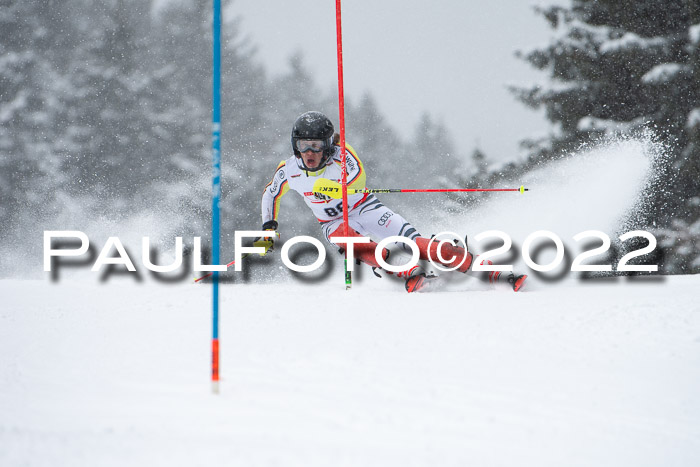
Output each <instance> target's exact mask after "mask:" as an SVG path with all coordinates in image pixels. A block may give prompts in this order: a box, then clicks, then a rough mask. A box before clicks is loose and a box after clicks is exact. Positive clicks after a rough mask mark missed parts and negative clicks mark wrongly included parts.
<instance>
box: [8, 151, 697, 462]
mask: <svg viewBox="0 0 700 467" xmlns="http://www.w3.org/2000/svg"><path fill="white" fill-rule="evenodd" d="M646 152H647V148H646V146H645V145H644V144H643V143H639V142H634V141H627V142H621V143H620V144H619V145H617V146H616V145H609V146H606V147H604V148H599V149H596V150H592V151H591V152H589V153H587V154H580V155H578V157H576V158H574V159H571V160H565V161H561V163H559V164H556V165H553V166H551V167H548V168H545V169H542V170H540V171H538V172H535V173H533V174H531V175H529V176H528V177H529V178H528V179H527V180H524V182H526V183H527V185H528V186H529V187H530V188H531V189H532V191H530V192H529V193H528V194H526V195H517V196H518V197H516V198H510V199H505V198H499V197H493V198H491V200H490V201H489V204H488V205H485V206H483V207H482V208H481V209H480V210H478V211H476V212H471V213H467V214H465V215H463V216H462V217H459V218H452V219H449V220H445V221H444V223H443V224H442V225H438V224H440V223H437V224H435V225H431V226H430V227H432V228H434V229H435V230H436V231H439V230H443V229H442V228H443V227H447V228H449V229H451V230H457V231H458V232H460V233H464V231H468V232H469V233H470V235H471V234H473V233H477V232H480V231H483V230H488V229H499V230H502V231H505V232H507V233H508V234H510V235H511V236H512V237H513V239H514V248H516V249H517V248H518V244H519V242H522V239H523V237H524V236H525V235H527V234H529V233H530V232H532V231H534V230H541V229H548V230H551V231H553V232H555V233H556V234H557V235H559V236H560V237H562V239H563V240H565V242H566V240H567V239H569V240H570V238H571V237H572V236H573V235H574V234H576V233H578V232H580V231H583V230H590V229H598V230H601V231H604V232H607V233H608V234H609V235H610V236H611V237H614V235H616V234H617V232H618V231H619V230H620V229H621V228H622V227H621V222H622V221H621V219H624V218H625V216H627V215H628V213H629V212H630V211H629V210H630V209H631V208H632V207H633V206H634V204H635V202H637V200H638V199H639V194H640V190H641V189H643V187H644V186H645V185H646V184H647V183H648V177H649V167H650V164H649V163H648V154H646ZM386 202H388V203H389V199H388V198H387V200H386ZM389 204H390V203H389ZM87 222H89V220H86V223H87ZM165 227H166V226H164V228H165ZM133 235H134V236H136V237H137V238H138V236H139V232H133ZM137 246H138V244H137ZM135 251H139V250H138V248H135ZM572 251H573V249H572ZM137 258H138V257H137ZM546 261H547V259H546V258H543V261H542V262H546ZM335 266H336V267H335V269H334V270H333V271H332V273H331V275H330V277H329V278H327V280H324V281H322V282H317V283H315V284H309V283H305V282H301V281H297V280H293V279H292V278H289V279H288V280H286V281H285V280H282V281H279V282H277V283H269V284H250V283H249V284H240V283H233V284H223V285H222V287H221V310H222V317H221V339H222V341H221V346H222V361H221V372H222V378H223V381H222V393H221V394H220V395H218V396H215V395H212V394H211V393H210V386H209V362H210V358H211V357H210V339H211V329H210V327H211V322H210V320H211V316H210V313H211V312H210V308H211V290H210V287H209V286H207V285H205V284H197V285H195V284H191V283H188V282H179V283H172V284H163V283H160V282H157V281H154V280H152V279H150V278H148V276H146V280H144V281H143V282H137V281H136V280H134V278H133V277H130V276H128V275H116V276H110V278H109V280H107V281H105V282H101V281H100V280H99V274H97V273H90V272H89V269H88V267H87V266H86V268H85V269H84V270H66V271H63V272H62V273H61V275H60V280H59V281H58V282H51V281H50V280H49V279H48V278H45V279H43V280H19V279H6V280H0V297H2V298H0V466H2V467H5V466H19V465H26V466H71V467H73V466H117V465H119V466H122V465H132V466H146V465H148V466H152V465H167V466H168V467H174V466H191V465H206V464H207V463H210V464H211V463H222V464H223V465H242V466H258V465H260V466H268V465H270V466H272V465H274V466H288V465H291V466H329V465H333V466H344V465H348V466H349V465H353V466H391V465H396V466H433V465H439V466H451V465H460V466H461V465H476V466H512V465H527V466H530V465H532V466H561V465H567V466H611V467H612V466H614V467H620V466H634V467H639V466H661V465H663V466H667V465H673V466H696V465H699V464H700V370H699V369H700V305H698V290H700V277H698V276H674V277H661V278H659V277H656V278H650V277H646V278H643V277H640V278H636V279H627V278H621V277H619V278H615V279H607V280H595V281H590V280H589V281H581V280H578V278H577V277H576V276H574V275H573V274H568V275H565V276H564V277H560V278H559V279H558V280H556V281H554V282H551V281H537V280H536V278H535V277H534V275H533V277H532V279H533V280H532V281H530V282H529V284H528V285H529V289H528V290H526V291H525V292H522V293H517V294H515V293H513V292H512V291H510V290H491V289H490V288H489V287H487V286H485V285H484V284H481V283H479V282H477V281H475V280H474V279H469V278H466V279H465V278H464V277H463V276H460V277H458V280H454V281H452V282H451V283H449V284H448V285H447V286H445V287H443V288H441V289H439V290H437V291H436V292H434V293H426V294H410V295H409V294H406V293H405V292H403V290H402V287H401V283H399V282H396V281H394V280H392V279H393V278H391V277H389V278H384V279H381V280H380V279H375V278H373V277H372V276H371V274H370V273H368V272H367V271H364V273H363V274H361V275H360V274H358V275H357V276H356V279H358V280H357V282H356V284H355V286H354V288H353V290H352V291H349V292H346V291H345V290H343V285H342V284H343V282H342V270H340V268H342V265H341V264H340V262H336V263H335ZM520 267H522V266H520ZM40 268H41V265H40V263H39V262H37V270H40ZM453 277H454V275H453ZM443 278H444V276H443Z"/></svg>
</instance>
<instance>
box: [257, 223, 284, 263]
mask: <svg viewBox="0 0 700 467" xmlns="http://www.w3.org/2000/svg"><path fill="white" fill-rule="evenodd" d="M262 230H269V231H272V232H274V236H272V237H259V238H256V239H255V241H254V242H253V246H255V247H261V248H265V252H264V253H260V256H265V255H266V254H267V253H268V252H270V251H272V250H274V249H275V237H277V238H279V237H280V234H278V233H277V232H275V231H276V230H277V221H274V220H272V221H267V222H265V223H264V224H263V226H262Z"/></svg>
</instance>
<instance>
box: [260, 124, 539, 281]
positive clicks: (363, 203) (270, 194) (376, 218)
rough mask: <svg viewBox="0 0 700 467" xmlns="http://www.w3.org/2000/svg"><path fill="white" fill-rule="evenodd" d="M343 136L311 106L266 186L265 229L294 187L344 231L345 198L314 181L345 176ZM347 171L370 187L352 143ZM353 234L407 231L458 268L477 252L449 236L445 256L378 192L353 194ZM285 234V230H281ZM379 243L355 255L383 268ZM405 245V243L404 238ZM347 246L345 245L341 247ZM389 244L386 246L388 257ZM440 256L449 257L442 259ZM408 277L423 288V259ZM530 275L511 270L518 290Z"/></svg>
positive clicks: (268, 244)
mask: <svg viewBox="0 0 700 467" xmlns="http://www.w3.org/2000/svg"><path fill="white" fill-rule="evenodd" d="M338 140H339V136H338V135H337V134H336V133H335V130H334V128H333V123H331V121H330V119H328V117H326V116H325V115H324V114H322V113H321V112H315V111H311V112H306V113H304V114H302V115H300V116H299V117H298V118H297V119H296V121H295V122H294V127H293V128H292V137H291V142H292V150H293V152H294V155H293V156H291V157H290V158H289V159H287V160H286V161H282V162H281V163H280V164H279V165H278V166H277V169H276V171H275V174H274V176H273V178H272V181H271V182H270V183H269V184H268V185H267V186H266V187H265V190H264V191H263V197H262V221H263V225H262V229H263V230H272V231H277V227H278V223H277V216H278V214H279V207H280V201H281V198H282V196H283V195H284V194H285V193H286V192H287V191H289V190H290V189H292V190H294V191H296V192H298V193H299V194H300V195H301V196H302V197H303V198H304V201H305V202H306V205H307V206H308V207H309V208H310V209H311V211H313V213H314V215H315V216H316V218H317V219H318V221H319V222H320V223H321V225H322V227H321V229H322V232H323V235H324V237H325V238H326V240H328V242H329V243H331V244H333V245H335V243H333V242H332V241H331V239H332V238H335V237H343V236H345V235H344V225H343V203H342V201H341V200H337V199H332V198H329V197H327V196H325V195H322V194H318V193H314V192H313V190H312V187H313V185H314V182H316V180H318V179H319V178H326V179H330V180H333V181H340V180H341V176H342V172H341V168H340V164H341V151H340V146H339V141H338ZM345 148H346V171H347V184H348V188H357V189H363V188H365V180H366V173H365V169H364V166H363V165H362V161H360V159H359V157H357V154H356V152H355V150H354V149H353V148H352V147H351V146H350V145H349V144H346V146H345ZM348 205H349V206H350V210H349V212H348V223H349V228H348V236H349V237H355V236H357V237H359V236H364V237H369V238H374V239H379V240H381V239H384V238H386V237H390V236H403V237H407V238H409V239H411V240H413V241H414V242H415V243H416V245H417V246H418V249H419V251H420V259H422V260H432V261H435V262H437V263H439V264H441V265H443V266H446V267H451V268H456V270H458V271H460V272H463V273H466V272H467V271H469V269H470V267H471V264H472V259H473V257H472V254H471V253H469V252H468V251H466V250H465V249H464V248H461V247H459V246H454V245H451V244H449V243H448V242H444V243H442V246H441V251H440V253H441V256H438V254H437V249H438V245H439V244H440V243H439V242H437V241H436V242H433V243H432V244H431V245H430V246H429V244H430V239H429V238H426V237H423V236H421V235H420V234H419V233H418V231H417V230H416V229H415V227H413V225H411V224H410V223H409V222H408V221H407V220H406V219H404V218H403V217H402V216H401V215H400V214H398V213H396V212H394V211H392V210H391V209H389V208H388V207H386V206H385V205H384V204H382V203H381V202H380V201H379V199H377V197H376V196H374V194H369V193H356V194H348ZM277 236H279V234H277ZM255 246H259V247H263V248H265V253H264V254H266V253H267V252H268V251H269V250H271V249H272V248H273V246H274V238H273V237H270V238H261V239H258V240H256V242H255ZM376 246H377V243H375V242H374V241H371V242H370V243H358V244H355V245H354V247H353V248H354V254H355V258H357V259H358V260H359V261H361V262H363V263H365V264H367V265H369V266H371V267H372V268H373V270H374V271H375V274H376V269H381V268H380V265H379V264H378V263H377V261H376V259H375V248H376ZM402 246H403V244H402ZM342 251H343V250H342V249H341V252H342ZM388 256H389V250H387V249H386V248H385V249H384V250H383V251H382V258H383V259H384V260H385V261H386V259H387V258H388ZM439 258H445V259H449V260H448V261H440V260H439ZM396 275H397V276H398V277H401V278H404V279H405V280H406V290H407V291H408V292H416V291H418V290H420V289H421V288H423V286H424V285H425V281H426V274H425V271H424V270H423V268H422V267H421V266H419V265H416V266H413V267H411V268H409V269H407V270H405V271H401V272H398V273H396ZM525 277H526V276H518V277H515V276H513V274H510V276H508V280H509V282H510V283H511V285H512V286H513V289H514V290H516V291H517V290H519V289H520V287H521V286H522V283H523V281H524V280H525ZM489 279H490V280H492V281H498V280H499V279H500V274H494V273H491V274H490V276H489Z"/></svg>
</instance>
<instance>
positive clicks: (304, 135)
mask: <svg viewBox="0 0 700 467" xmlns="http://www.w3.org/2000/svg"><path fill="white" fill-rule="evenodd" d="M334 133H335V130H334V128H333V123H332V122H331V121H330V119H329V118H328V117H326V116H325V115H323V114H322V113H321V112H316V111H314V110H312V111H310V112H306V113H303V114H301V115H299V117H297V119H296V121H295V122H294V127H293V128H292V150H293V151H294V155H295V156H297V159H298V161H297V162H299V167H301V168H303V169H304V170H317V169H319V168H321V167H323V166H324V165H326V163H327V162H328V160H329V159H330V158H331V156H332V155H333V151H334V150H333V134H334ZM300 139H320V140H322V141H323V142H324V148H323V156H322V157H321V162H320V163H319V165H318V167H316V168H313V169H312V168H309V167H306V166H305V165H304V160H303V159H302V158H301V153H300V152H299V149H297V141H298V140H300Z"/></svg>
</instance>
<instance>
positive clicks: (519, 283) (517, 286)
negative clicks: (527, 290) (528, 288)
mask: <svg viewBox="0 0 700 467" xmlns="http://www.w3.org/2000/svg"><path fill="white" fill-rule="evenodd" d="M525 279H527V274H523V275H522V276H518V277H516V278H515V281H514V282H513V290H514V291H515V292H517V291H519V290H521V289H522V288H523V285H524V284H525Z"/></svg>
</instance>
